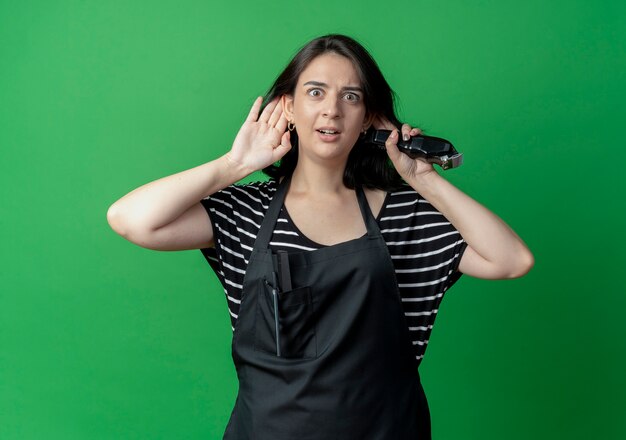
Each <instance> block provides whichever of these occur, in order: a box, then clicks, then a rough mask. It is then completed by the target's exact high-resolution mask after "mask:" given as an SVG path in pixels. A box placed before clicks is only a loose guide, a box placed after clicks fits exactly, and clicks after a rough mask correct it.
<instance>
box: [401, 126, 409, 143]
mask: <svg viewBox="0 0 626 440" xmlns="http://www.w3.org/2000/svg"><path fill="white" fill-rule="evenodd" d="M410 133H411V126H410V125H409V124H402V140H405V141H408V140H409V137H411V134H410Z"/></svg>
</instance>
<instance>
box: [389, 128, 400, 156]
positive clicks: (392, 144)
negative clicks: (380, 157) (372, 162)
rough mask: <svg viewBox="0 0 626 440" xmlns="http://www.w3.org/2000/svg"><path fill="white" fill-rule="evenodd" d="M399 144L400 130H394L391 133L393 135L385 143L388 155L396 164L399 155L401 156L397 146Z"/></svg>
mask: <svg viewBox="0 0 626 440" xmlns="http://www.w3.org/2000/svg"><path fill="white" fill-rule="evenodd" d="M397 143H398V130H396V129H395V128H394V129H393V130H392V131H391V134H390V135H389V137H388V138H387V140H386V141H385V147H386V149H387V155H388V156H389V158H390V159H391V161H392V162H395V160H396V158H397V157H398V155H399V154H401V153H400V150H398V147H397V145H396V144H397Z"/></svg>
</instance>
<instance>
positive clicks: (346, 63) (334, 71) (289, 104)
mask: <svg viewBox="0 0 626 440" xmlns="http://www.w3.org/2000/svg"><path fill="white" fill-rule="evenodd" d="M364 98H365V96H364V93H363V90H362V89H361V81H360V80H359V75H358V73H357V70H356V69H355V68H354V66H353V64H352V61H350V60H349V59H348V58H345V57H343V56H341V55H338V54H336V53H333V52H329V53H325V54H323V55H320V56H318V57H316V58H314V59H313V60H312V61H311V62H310V63H309V65H308V66H307V67H306V69H304V71H303V72H302V73H301V74H300V77H299V78H298V83H297V85H296V89H295V91H294V95H293V96H288V95H284V96H283V97H282V99H283V110H284V112H285V115H286V116H287V119H288V120H290V121H292V122H293V123H294V124H295V126H296V131H297V133H298V140H299V155H307V156H309V157H311V158H315V159H330V160H345V159H347V157H348V154H349V153H350V150H351V149H352V147H353V146H354V144H355V143H356V141H357V139H358V137H359V134H360V133H361V131H363V130H364V129H366V128H367V127H369V124H370V122H371V121H370V120H369V119H370V118H367V119H366V109H365V101H364ZM320 130H324V131H334V132H335V133H333V134H331V133H322V132H321V131H320Z"/></svg>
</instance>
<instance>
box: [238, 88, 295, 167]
mask: <svg viewBox="0 0 626 440" xmlns="http://www.w3.org/2000/svg"><path fill="white" fill-rule="evenodd" d="M262 103H263V98H262V97H260V96H259V97H258V98H257V99H256V100H255V101H254V104H253V105H252V108H251V109H250V113H249V114H248V117H247V119H246V121H245V122H244V123H243V125H242V126H241V128H240V129H239V132H238V133H237V136H236V137H235V141H234V142H233V146H232V148H231V150H230V151H229V152H228V153H226V158H227V160H228V162H229V163H230V164H232V165H235V166H236V167H239V168H241V169H243V170H245V172H246V173H247V174H251V173H253V172H254V171H258V170H261V169H263V168H265V167H267V166H269V165H271V164H273V163H274V162H276V161H277V160H279V159H280V158H281V157H283V156H284V155H285V154H287V152H288V151H289V150H290V149H291V142H290V140H289V131H285V129H286V128H287V117H286V116H285V114H284V113H283V108H282V105H281V102H280V97H277V98H275V99H274V100H273V101H272V102H270V103H269V104H267V106H266V107H265V108H264V109H263V112H262V113H261V115H260V116H259V110H260V109H261V104H262Z"/></svg>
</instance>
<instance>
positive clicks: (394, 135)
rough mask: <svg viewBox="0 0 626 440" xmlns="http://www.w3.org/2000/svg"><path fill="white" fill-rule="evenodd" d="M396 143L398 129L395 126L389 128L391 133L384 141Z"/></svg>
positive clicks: (387, 143)
mask: <svg viewBox="0 0 626 440" xmlns="http://www.w3.org/2000/svg"><path fill="white" fill-rule="evenodd" d="M397 143H398V130H397V129H396V128H394V129H392V130H391V134H390V135H389V137H388V138H387V140H386V141H385V145H396V144H397Z"/></svg>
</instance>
